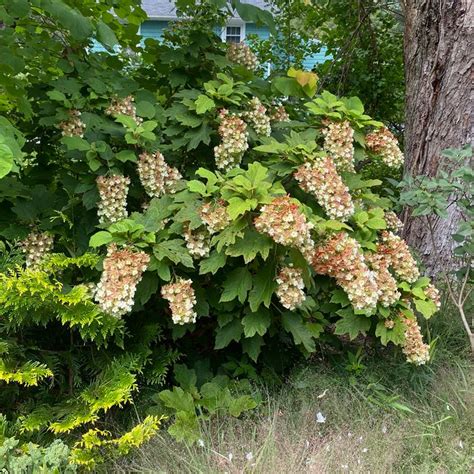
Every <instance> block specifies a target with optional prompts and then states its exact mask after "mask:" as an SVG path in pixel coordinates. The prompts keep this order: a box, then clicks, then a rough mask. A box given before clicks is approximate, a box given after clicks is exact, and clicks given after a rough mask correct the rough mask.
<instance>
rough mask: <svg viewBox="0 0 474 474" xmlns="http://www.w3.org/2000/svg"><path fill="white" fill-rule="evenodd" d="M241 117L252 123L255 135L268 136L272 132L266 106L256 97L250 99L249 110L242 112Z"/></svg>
mask: <svg viewBox="0 0 474 474" xmlns="http://www.w3.org/2000/svg"><path fill="white" fill-rule="evenodd" d="M243 118H244V119H245V120H247V122H248V123H250V124H251V125H252V127H253V129H254V130H255V132H256V133H257V135H265V136H266V137H268V136H269V135H270V133H272V127H271V125H270V117H269V116H268V115H267V108H266V107H265V106H264V105H263V104H262V103H261V102H260V99H259V98H258V97H254V98H253V99H252V100H251V101H250V110H249V111H248V112H244V113H243Z"/></svg>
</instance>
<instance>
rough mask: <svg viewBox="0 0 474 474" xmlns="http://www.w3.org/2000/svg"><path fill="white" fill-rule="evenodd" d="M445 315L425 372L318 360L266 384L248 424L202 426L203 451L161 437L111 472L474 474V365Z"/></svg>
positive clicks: (381, 360) (433, 329) (227, 420)
mask: <svg viewBox="0 0 474 474" xmlns="http://www.w3.org/2000/svg"><path fill="white" fill-rule="evenodd" d="M444 314H445V316H438V317H437V318H435V319H433V321H432V322H430V328H429V329H430V333H431V334H432V335H434V336H439V339H438V340H437V344H436V350H435V354H434V360H433V362H432V363H431V364H430V365H428V366H426V367H418V368H416V367H412V366H409V365H408V364H406V363H404V361H403V360H402V358H401V357H394V355H393V353H388V351H382V353H378V354H372V355H370V356H369V355H368V356H367V357H366V358H364V359H363V360H362V363H363V364H364V365H365V368H364V369H363V370H362V371H361V373H360V374H358V375H355V374H354V373H353V372H352V373H351V372H349V371H348V370H347V369H346V365H347V357H345V356H339V357H338V356H333V357H331V358H329V359H326V358H323V357H322V356H321V357H314V358H313V359H311V360H310V361H308V362H307V363H306V364H304V366H302V367H298V368H295V369H294V371H293V372H292V374H291V375H290V376H289V377H288V379H287V380H285V381H284V384H283V385H281V386H279V387H278V388H276V389H275V388H274V389H270V388H268V387H265V386H264V387H260V388H259V392H260V393H263V394H264V395H263V399H264V401H263V402H262V404H261V405H260V406H259V408H258V409H257V410H255V411H254V412H252V413H250V414H249V415H247V416H246V417H244V418H241V419H234V418H231V417H226V416H222V417H214V418H212V419H211V420H209V421H207V422H206V423H204V424H203V425H202V427H201V429H202V436H201V438H202V443H200V444H201V445H199V444H195V445H193V446H188V445H186V444H179V443H176V442H174V441H173V440H172V439H171V438H170V437H169V436H168V435H167V433H166V432H165V431H163V432H161V433H160V436H158V437H157V438H155V440H154V441H153V442H151V443H149V444H148V445H147V446H146V447H145V448H143V449H141V450H140V451H139V452H138V453H136V455H135V456H134V457H133V458H132V459H129V460H128V461H121V464H118V465H114V466H113V471H114V472H140V473H152V472H153V473H155V472H163V473H219V472H228V473H271V474H283V473H346V472H347V473H349V472H353V473H368V472H370V473H392V472H393V473H412V472H413V473H470V472H473V466H474V463H473V459H474V457H473V456H474V452H473V446H474V432H473V428H474V393H473V390H472V387H473V385H472V381H473V378H474V377H473V371H472V368H473V366H472V364H471V359H470V356H469V354H468V352H467V350H466V338H464V336H463V333H462V330H461V328H460V326H459V324H458V320H457V317H456V315H455V314H452V313H451V312H445V313H444ZM432 337H433V336H432ZM384 352H386V353H384ZM318 412H319V413H321V414H322V415H323V416H324V417H325V422H324V423H318V421H317V414H318Z"/></svg>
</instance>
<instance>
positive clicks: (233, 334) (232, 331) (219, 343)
mask: <svg viewBox="0 0 474 474" xmlns="http://www.w3.org/2000/svg"><path fill="white" fill-rule="evenodd" d="M242 332H243V327H242V324H241V322H240V319H233V320H232V321H231V322H230V323H228V324H226V325H225V326H223V327H221V328H218V329H217V330H216V344H215V346H214V349H223V348H224V347H227V346H228V345H229V344H230V343H231V342H232V341H235V342H239V341H240V338H241V337H242Z"/></svg>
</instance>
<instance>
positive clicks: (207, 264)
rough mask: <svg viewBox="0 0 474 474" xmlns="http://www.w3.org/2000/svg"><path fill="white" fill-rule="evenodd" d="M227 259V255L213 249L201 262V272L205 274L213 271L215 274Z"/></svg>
mask: <svg viewBox="0 0 474 474" xmlns="http://www.w3.org/2000/svg"><path fill="white" fill-rule="evenodd" d="M226 261H227V255H225V254H224V253H221V252H217V251H216V250H213V251H212V252H211V254H210V255H209V257H208V258H205V259H204V260H201V261H200V262H199V274H200V275H205V274H206V273H212V274H213V275H214V274H215V273H216V272H217V270H219V269H220V268H222V267H223V266H224V265H225V263H226Z"/></svg>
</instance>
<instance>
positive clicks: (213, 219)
mask: <svg viewBox="0 0 474 474" xmlns="http://www.w3.org/2000/svg"><path fill="white" fill-rule="evenodd" d="M199 215H200V217H201V220H202V221H203V222H204V224H205V225H206V227H207V231H208V232H209V234H215V233H216V232H219V231H221V230H223V229H225V228H226V227H227V226H228V225H229V224H230V222H231V218H230V216H229V214H228V213H227V206H226V202H225V201H223V200H222V199H219V200H218V201H216V202H206V203H204V204H203V205H202V206H201V209H200V211H199Z"/></svg>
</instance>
